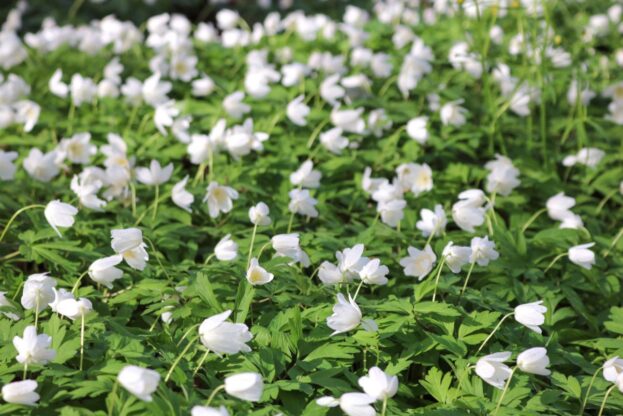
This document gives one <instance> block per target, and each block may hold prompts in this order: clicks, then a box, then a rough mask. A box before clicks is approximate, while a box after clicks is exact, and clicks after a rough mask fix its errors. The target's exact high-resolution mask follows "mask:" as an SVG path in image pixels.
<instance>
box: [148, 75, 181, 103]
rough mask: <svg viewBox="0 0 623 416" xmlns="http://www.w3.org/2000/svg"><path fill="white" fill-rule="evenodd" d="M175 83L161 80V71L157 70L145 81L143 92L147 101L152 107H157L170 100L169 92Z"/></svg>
mask: <svg viewBox="0 0 623 416" xmlns="http://www.w3.org/2000/svg"><path fill="white" fill-rule="evenodd" d="M172 87H173V85H172V84H171V83H170V82H168V81H160V73H159V72H155V73H154V74H153V75H152V76H150V77H149V78H147V79H146V80H145V81H144V82H143V86H142V88H141V92H142V95H143V99H144V100H145V102H146V103H147V104H149V105H151V106H152V107H157V106H159V105H160V104H164V103H165V102H167V101H168V100H169V98H168V97H167V94H168V93H169V91H171V88H172Z"/></svg>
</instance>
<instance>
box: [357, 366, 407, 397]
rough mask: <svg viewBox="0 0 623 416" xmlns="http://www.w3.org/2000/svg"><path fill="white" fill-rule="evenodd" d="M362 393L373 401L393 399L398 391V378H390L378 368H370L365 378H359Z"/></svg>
mask: <svg viewBox="0 0 623 416" xmlns="http://www.w3.org/2000/svg"><path fill="white" fill-rule="evenodd" d="M359 385H360V386H361V388H362V389H363V391H364V392H365V393H366V394H367V395H369V396H370V397H372V398H374V400H386V399H389V398H391V397H394V395H395V394H396V392H397V391H398V377H396V376H390V375H389V374H387V373H385V372H384V371H383V370H381V369H380V368H378V367H372V368H370V370H369V371H368V375H367V376H363V377H360V378H359Z"/></svg>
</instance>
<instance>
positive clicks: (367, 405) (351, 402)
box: [340, 393, 376, 416]
mask: <svg viewBox="0 0 623 416" xmlns="http://www.w3.org/2000/svg"><path fill="white" fill-rule="evenodd" d="M372 403H374V397H371V396H369V395H367V394H364V393H345V394H342V396H341V397H340V409H342V410H343V411H344V413H346V414H347V415H348V416H375V415H376V411H375V410H374V407H372V406H371V404H372Z"/></svg>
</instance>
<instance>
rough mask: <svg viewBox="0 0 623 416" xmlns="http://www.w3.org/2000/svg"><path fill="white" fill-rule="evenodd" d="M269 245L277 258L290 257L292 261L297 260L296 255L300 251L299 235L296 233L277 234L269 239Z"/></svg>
mask: <svg viewBox="0 0 623 416" xmlns="http://www.w3.org/2000/svg"><path fill="white" fill-rule="evenodd" d="M271 243H272V245H273V249H274V250H275V251H276V252H277V255H278V256H285V257H290V258H291V259H292V260H297V257H298V253H299V252H300V251H301V247H300V246H299V235H298V234H297V233H291V234H277V235H275V236H273V238H271Z"/></svg>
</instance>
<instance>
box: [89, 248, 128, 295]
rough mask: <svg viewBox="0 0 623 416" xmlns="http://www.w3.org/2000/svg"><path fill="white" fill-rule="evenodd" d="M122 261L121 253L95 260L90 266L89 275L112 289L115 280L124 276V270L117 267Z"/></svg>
mask: <svg viewBox="0 0 623 416" xmlns="http://www.w3.org/2000/svg"><path fill="white" fill-rule="evenodd" d="M122 261H123V256H121V255H119V254H117V255H114V256H109V257H104V258H103V259H98V260H95V261H94V262H93V263H91V265H90V266H89V277H90V278H91V279H92V280H93V281H94V282H96V283H99V284H102V285H104V286H106V287H107V288H108V289H112V285H113V282H114V281H115V280H118V279H121V277H122V276H123V270H121V269H118V268H117V267H115V266H117V265H118V264H119V263H121V262H122Z"/></svg>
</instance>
